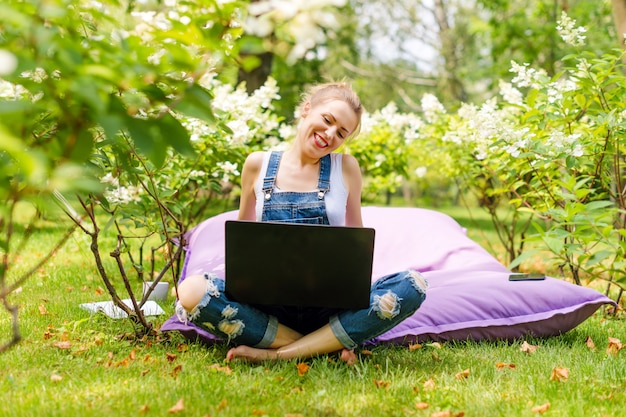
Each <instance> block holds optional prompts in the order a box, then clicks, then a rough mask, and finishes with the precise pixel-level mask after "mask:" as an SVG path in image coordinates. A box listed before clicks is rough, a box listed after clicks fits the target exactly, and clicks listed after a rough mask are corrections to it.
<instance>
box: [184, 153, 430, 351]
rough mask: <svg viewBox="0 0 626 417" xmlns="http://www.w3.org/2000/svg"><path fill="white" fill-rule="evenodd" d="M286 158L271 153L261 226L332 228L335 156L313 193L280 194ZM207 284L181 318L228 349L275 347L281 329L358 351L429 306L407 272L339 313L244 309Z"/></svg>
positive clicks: (213, 279)
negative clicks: (324, 333) (328, 332)
mask: <svg viewBox="0 0 626 417" xmlns="http://www.w3.org/2000/svg"><path fill="white" fill-rule="evenodd" d="M281 156H282V153H280V152H273V153H272V155H271V156H270V160H269V164H268V167H267V171H266V173H265V177H264V179H263V188H262V190H263V194H264V203H263V211H262V221H281V222H290V223H315V224H329V222H328V217H327V215H326V204H325V202H324V197H325V194H326V193H327V192H328V191H329V190H330V155H326V156H325V157H324V158H322V159H321V160H320V175H319V179H318V189H317V190H315V191H311V192H291V191H280V192H276V189H275V181H276V174H277V172H278V167H279V164H280V158H281ZM276 255H277V256H280V254H276ZM319 261H320V262H323V259H320V260H319ZM205 278H206V279H207V291H206V294H205V295H204V297H203V298H202V300H201V301H200V303H199V304H198V306H196V308H195V309H194V310H193V311H191V312H186V311H184V309H182V307H180V305H178V306H177V313H178V315H179V318H181V319H182V320H183V321H185V320H186V319H187V318H188V319H189V320H191V321H192V322H193V323H194V324H196V325H198V326H200V327H202V328H204V329H205V330H207V331H208V332H210V333H212V334H214V335H215V336H217V337H219V338H222V339H224V340H227V341H228V342H229V343H234V344H238V345H241V344H242V345H248V346H254V347H258V348H267V347H269V346H270V345H271V343H272V342H273V341H274V338H275V336H276V331H277V328H278V323H281V324H283V325H285V326H287V327H289V328H291V329H293V330H296V331H297V332H299V333H301V334H303V335H304V334H308V333H311V332H312V331H314V330H317V329H319V328H320V327H323V326H324V325H326V324H330V326H331V329H332V330H333V333H334V334H335V336H336V337H337V339H338V340H339V341H340V342H341V343H342V344H343V345H344V346H345V347H346V348H348V349H354V348H355V347H357V346H358V345H360V344H361V343H363V342H365V341H367V340H370V339H372V338H374V337H376V336H379V335H381V334H382V333H384V332H386V331H388V330H390V329H392V328H393V327H395V326H396V325H397V324H399V323H400V322H401V321H403V320H404V319H406V318H407V317H409V316H411V315H412V314H413V313H414V312H415V311H416V310H417V309H418V308H419V306H420V305H421V304H422V302H423V301H424V299H425V297H426V288H427V287H428V284H427V282H426V280H425V279H424V278H423V277H422V275H421V274H420V273H419V272H417V271H412V270H408V271H402V272H399V273H395V274H391V275H387V276H384V277H382V278H380V279H378V280H377V281H376V282H374V283H373V285H372V290H371V293H370V307H369V308H366V309H362V310H340V309H328V308H311V307H292V306H252V305H247V304H240V303H237V302H236V301H233V300H230V299H228V296H227V295H226V293H225V292H224V281H223V280H222V279H220V278H218V277H217V276H214V275H212V274H205Z"/></svg>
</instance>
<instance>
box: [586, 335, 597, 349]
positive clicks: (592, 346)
mask: <svg viewBox="0 0 626 417" xmlns="http://www.w3.org/2000/svg"><path fill="white" fill-rule="evenodd" d="M585 344H586V345H587V347H588V348H589V349H591V350H596V345H595V343H593V339H592V338H591V336H587V339H586V340H585Z"/></svg>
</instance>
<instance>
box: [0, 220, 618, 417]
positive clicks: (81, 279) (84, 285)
mask: <svg viewBox="0 0 626 417" xmlns="http://www.w3.org/2000/svg"><path fill="white" fill-rule="evenodd" d="M451 214H452V215H453V216H455V213H454V210H451ZM457 214H459V213H457ZM461 217H462V216H461V215H460V214H459V221H460V222H461V223H462V224H463V222H464V220H463V219H461ZM463 225H464V226H465V227H468V228H469V229H470V230H469V233H470V236H472V237H474V238H476V239H477V240H478V241H480V238H479V237H477V236H478V234H476V231H475V230H474V231H472V230H471V227H472V226H471V224H463ZM59 226H60V225H59V224H58V223H52V222H49V223H47V224H44V225H43V227H42V229H41V231H40V232H41V233H39V234H37V236H38V237H37V239H36V241H35V242H33V245H32V246H31V247H29V252H28V253H29V256H28V257H27V256H26V255H25V254H23V255H22V257H21V258H20V260H18V262H17V263H16V265H15V271H20V270H23V269H25V268H27V267H28V265H31V264H32V262H33V261H35V260H36V259H38V258H41V257H42V256H43V254H44V252H45V248H46V247H50V245H51V244H52V242H53V241H54V237H55V236H58V235H59V234H60V231H59ZM487 236H489V235H488V234H487ZM488 238H489V237H488ZM489 239H490V238H489ZM139 288H140V283H137V289H138V290H139ZM107 299H108V298H107V294H106V292H105V291H104V286H103V284H102V283H101V281H100V280H99V278H98V276H97V274H96V271H95V268H94V266H93V262H92V260H91V257H90V253H89V252H88V242H87V240H86V239H85V238H84V236H82V235H80V234H78V233H77V234H76V235H74V236H73V237H72V238H71V239H70V241H69V242H68V243H67V244H66V246H65V247H64V248H63V249H62V250H61V251H59V252H58V253H57V254H56V255H55V256H54V258H53V259H52V260H51V262H50V263H49V264H48V265H47V266H45V267H44V268H41V269H40V270H38V271H37V273H36V275H35V276H33V277H32V278H31V279H29V280H28V281H27V282H26V283H25V284H24V285H23V286H22V287H21V288H20V290H19V291H17V292H16V293H14V294H12V295H11V296H10V301H11V302H13V303H17V304H19V305H20V325H21V333H22V336H23V340H22V341H21V342H20V343H19V344H18V345H17V346H16V347H14V348H12V349H11V350H9V351H7V352H5V353H3V354H0V369H2V370H3V371H2V374H1V376H0V401H1V403H2V405H1V406H0V415H1V416H3V417H4V416H7V417H8V416H35V415H37V416H144V415H145V416H170V415H174V416H198V417H201V416H264V415H267V416H286V415H291V416H298V415H300V416H462V415H465V416H533V415H545V416H568V417H572V416H613V417H618V416H624V415H626V406H624V404H626V360H625V356H624V355H625V354H626V353H625V352H624V351H619V352H616V351H617V345H616V343H617V342H616V340H617V341H621V342H626V327H625V326H624V320H623V317H617V318H614V317H605V316H604V315H603V313H602V312H601V311H599V312H597V313H596V314H595V315H594V316H593V317H591V318H590V319H588V320H587V321H585V322H584V323H582V324H581V325H580V326H578V327H577V328H575V329H574V330H572V331H570V332H568V333H566V334H564V335H561V336H559V337H552V338H548V339H532V338H527V339H525V340H519V341H515V342H510V343H507V342H481V343H475V342H454V343H443V344H428V343H426V344H423V345H422V346H412V347H407V346H396V347H393V346H377V347H374V348H370V349H369V350H365V349H357V352H356V353H357V355H358V357H359V361H358V363H357V364H356V365H354V366H348V365H346V364H344V363H343V362H340V361H338V360H337V358H336V357H335V356H334V355H329V356H322V357H318V358H314V359H310V360H306V361H296V360H294V361H287V362H281V363H264V364H261V365H251V364H247V363H228V362H226V361H225V360H224V356H225V353H226V350H227V348H226V347H225V346H221V345H217V346H205V345H202V344H199V343H189V342H188V341H186V340H185V339H183V338H182V337H181V336H180V335H178V334H171V333H170V334H167V335H160V336H159V337H157V338H150V339H145V340H141V341H137V340H134V339H132V338H130V337H128V334H129V333H131V332H132V327H131V326H130V324H129V322H128V321H126V320H112V319H109V318H107V317H105V316H103V315H89V314H88V313H87V312H86V311H84V310H82V309H81V308H80V307H79V304H80V303H84V302H91V301H105V300H107ZM161 305H162V307H163V308H164V309H165V310H166V314H165V315H164V316H161V317H159V318H157V319H156V322H155V324H156V325H157V327H158V325H159V323H160V322H162V321H164V320H165V319H167V318H168V317H169V316H170V315H171V314H172V312H173V298H172V297H171V296H170V298H169V299H168V300H167V301H166V302H163V303H161ZM10 330H11V327H10V317H9V315H8V314H7V313H6V312H5V311H4V310H3V311H2V313H1V314H0V337H1V338H2V340H3V341H5V340H6V339H7V338H8V337H9V334H10Z"/></svg>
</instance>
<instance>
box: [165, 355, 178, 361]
mask: <svg viewBox="0 0 626 417" xmlns="http://www.w3.org/2000/svg"><path fill="white" fill-rule="evenodd" d="M165 355H166V357H167V360H168V361H169V362H173V361H175V360H176V358H177V357H178V356H176V354H175V353H166V354H165Z"/></svg>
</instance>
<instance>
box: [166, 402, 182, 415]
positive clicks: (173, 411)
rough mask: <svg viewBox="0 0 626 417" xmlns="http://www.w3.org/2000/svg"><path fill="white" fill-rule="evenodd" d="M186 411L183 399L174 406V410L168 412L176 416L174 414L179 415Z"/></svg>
mask: <svg viewBox="0 0 626 417" xmlns="http://www.w3.org/2000/svg"><path fill="white" fill-rule="evenodd" d="M184 409H185V404H184V403H183V399H182V398H181V399H180V400H178V402H177V403H176V404H174V406H173V407H172V408H170V409H169V410H167V412H168V413H170V414H174V413H179V412H181V411H183V410H184Z"/></svg>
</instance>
